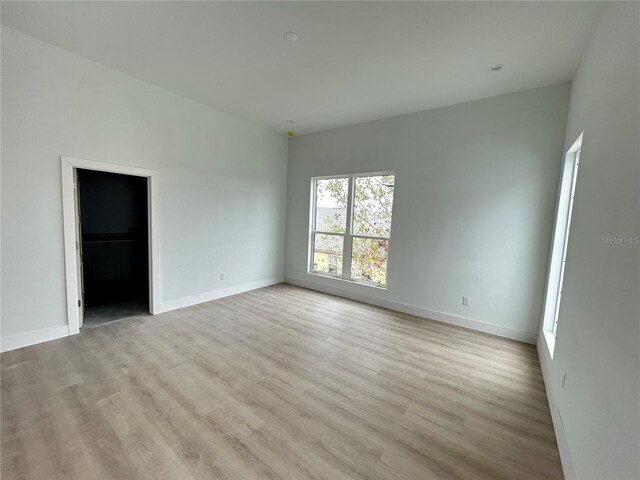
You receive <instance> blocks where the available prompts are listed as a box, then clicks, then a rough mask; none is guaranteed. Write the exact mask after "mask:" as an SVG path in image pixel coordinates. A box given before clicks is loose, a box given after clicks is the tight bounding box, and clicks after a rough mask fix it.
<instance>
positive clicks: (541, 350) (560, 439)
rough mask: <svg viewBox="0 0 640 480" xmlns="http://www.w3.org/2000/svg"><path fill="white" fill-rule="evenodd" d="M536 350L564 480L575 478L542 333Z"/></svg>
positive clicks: (573, 479)
mask: <svg viewBox="0 0 640 480" xmlns="http://www.w3.org/2000/svg"><path fill="white" fill-rule="evenodd" d="M536 346H537V350H538V358H539V360H540V369H541V370H542V378H543V379H544V388H545V389H546V391H547V400H548V402H549V410H550V411H551V420H552V422H553V430H554V432H555V434H556V443H557V444H558V452H560V462H561V463H562V471H563V472H564V478H565V479H566V480H575V479H577V478H578V477H577V475H576V470H575V467H574V466H573V460H572V458H571V450H569V441H568V440H567V434H566V432H565V431H564V425H563V423H562V416H561V415H560V410H559V409H558V404H557V402H556V395H555V392H554V390H553V382H552V381H551V372H550V371H549V361H550V360H551V356H550V355H549V350H548V348H547V345H546V344H545V340H544V335H543V334H542V333H540V335H538V342H537V344H536Z"/></svg>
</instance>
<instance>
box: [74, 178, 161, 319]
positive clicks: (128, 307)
mask: <svg viewBox="0 0 640 480" xmlns="http://www.w3.org/2000/svg"><path fill="white" fill-rule="evenodd" d="M76 188H77V190H76V191H77V196H78V203H79V205H78V214H79V229H80V232H81V243H80V259H81V261H82V271H81V280H82V286H81V292H82V296H83V299H81V304H82V305H83V306H84V312H83V315H81V316H80V322H81V323H80V328H90V327H94V326H97V325H101V324H103V323H107V322H110V321H113V320H120V319H123V318H128V317H133V316H137V315H145V314H148V313H149V275H148V272H149V255H148V247H147V245H148V228H147V226H148V218H147V212H148V206H147V197H148V194H147V179H146V178H144V177H137V176H133V175H124V174H119V173H111V172H98V171H95V170H87V169H78V170H77V187H76ZM82 305H81V306H82Z"/></svg>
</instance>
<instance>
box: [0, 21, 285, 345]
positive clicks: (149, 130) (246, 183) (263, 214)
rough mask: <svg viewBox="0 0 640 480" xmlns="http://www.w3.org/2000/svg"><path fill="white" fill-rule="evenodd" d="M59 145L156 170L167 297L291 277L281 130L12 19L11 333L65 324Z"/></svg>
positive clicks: (5, 291) (6, 262)
mask: <svg viewBox="0 0 640 480" xmlns="http://www.w3.org/2000/svg"><path fill="white" fill-rule="evenodd" d="M185 74H188V72H185ZM60 155H69V156H74V157H80V158H87V159H91V160H98V161H105V162H112V163H119V164H125V165H131V166H138V167H144V168H150V169H154V170H156V171H158V172H159V184H158V189H159V205H158V206H157V212H158V228H159V236H158V240H159V241H158V243H159V245H158V248H159V251H160V280H161V285H160V294H161V305H162V306H163V307H164V308H170V307H172V306H177V305H181V304H185V303H190V302H193V301H198V300H204V299H206V298H208V297H211V296H216V295H217V294H220V292H222V293H224V292H227V293H228V292H231V291H237V290H242V289H246V288H252V287H255V286H258V285H263V284H265V283H274V282H278V281H280V280H281V279H282V275H283V272H282V268H283V267H282V265H283V255H284V238H283V237H284V219H285V185H286V161H287V140H286V137H285V136H284V135H282V134H278V133H275V132H272V131H270V130H267V129H264V128H261V127H258V126H255V125H252V124H250V123H247V122H244V121H241V120H239V119H236V118H234V117H232V116H230V115H227V114H224V113H221V112H218V111H215V110H213V109H211V108H208V107H205V106H203V105H200V104H198V103H195V102H193V101H190V100H187V99H185V98H182V97H180V96H178V95H174V94H172V93H169V92H167V91H164V90H162V89H160V88H157V87H154V86H152V85H149V84H147V83H144V82H142V81H138V80H136V79H133V78H131V77H129V76H127V75H124V74H121V73H119V72H116V71H114V70H111V69H109V68H107V67H104V66H101V65H99V64H96V63H94V62H91V61H88V60H85V59H83V58H81V57H78V56H76V55H73V54H70V53H68V52H65V51H63V50H60V49H57V48H55V47H52V46H51V45H48V44H46V43H43V42H40V41H38V40H36V39H33V38H31V37H28V36H26V35H23V34H21V33H19V32H16V31H14V30H11V29H9V28H6V27H3V28H2V243H1V245H2V322H1V328H2V337H3V338H6V337H9V336H13V335H19V334H23V333H24V332H29V331H32V330H39V329H45V328H50V329H51V328H53V329H54V330H55V331H57V330H56V327H57V326H61V325H64V324H65V323H66V316H67V315H66V308H65V286H64V285H65V283H64V256H63V244H62V200H61V178H60V175H61V174H60ZM221 271H224V272H226V274H227V280H226V281H220V279H219V278H220V272H221ZM216 292H218V293H216ZM194 296H195V297H194ZM58 330H59V329H58Z"/></svg>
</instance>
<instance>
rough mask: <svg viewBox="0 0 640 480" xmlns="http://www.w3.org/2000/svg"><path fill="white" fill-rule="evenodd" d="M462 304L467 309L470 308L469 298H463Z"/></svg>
mask: <svg viewBox="0 0 640 480" xmlns="http://www.w3.org/2000/svg"><path fill="white" fill-rule="evenodd" d="M462 304H463V305H464V306H465V307H468V306H469V297H462Z"/></svg>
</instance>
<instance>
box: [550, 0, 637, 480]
mask: <svg viewBox="0 0 640 480" xmlns="http://www.w3.org/2000/svg"><path fill="white" fill-rule="evenodd" d="M582 131H584V141H583V145H582V154H581V156H580V169H579V173H578V181H577V186H576V194H575V201H574V210H573V216H572V222H571V234H570V237H569V246H568V250H567V252H568V253H567V263H566V269H565V279H564V285H563V292H562V304H561V307H560V316H559V323H558V334H557V340H556V346H555V352H554V356H553V360H552V359H551V357H550V356H549V351H548V349H547V345H546V342H545V340H544V338H541V339H540V341H539V342H538V347H539V353H540V355H541V358H542V360H543V362H542V363H543V368H544V369H545V375H546V380H547V392H548V393H549V394H550V397H551V403H552V410H554V408H556V407H555V404H557V410H556V412H554V413H556V419H554V420H556V421H554V425H555V427H556V430H557V431H558V430H560V431H559V434H560V436H561V437H566V443H567V445H568V450H569V452H570V453H569V455H570V456H569V455H567V454H565V455H564V456H563V464H564V465H565V471H566V472H567V474H568V477H572V476H573V475H575V476H576V477H577V478H581V479H595V478H597V479H601V478H607V479H614V478H615V479H637V478H640V300H639V298H640V245H638V244H628V243H623V244H608V245H605V244H603V240H602V238H603V237H608V238H613V237H629V236H630V237H638V236H640V4H638V3H637V2H634V3H617V2H614V3H611V4H607V5H606V7H605V9H604V11H603V16H602V18H601V20H600V22H599V24H598V25H597V27H596V30H595V33H594V35H593V37H592V39H591V41H590V43H589V45H588V47H587V49H586V52H585V55H584V57H583V59H582V62H581V64H580V67H579V69H578V72H577V74H576V76H575V79H574V81H573V84H572V89H571V103H570V108H569V115H568V123H567V132H566V138H565V148H566V149H568V148H569V147H570V146H571V144H572V143H573V141H574V140H575V139H576V138H577V137H578V135H579V134H580V132H582ZM565 372H566V374H567V377H566V383H565V386H564V388H562V377H563V375H564V373H565ZM557 412H559V414H560V416H561V422H560V421H559V420H560V416H557Z"/></svg>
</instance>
